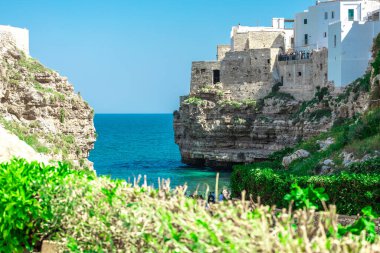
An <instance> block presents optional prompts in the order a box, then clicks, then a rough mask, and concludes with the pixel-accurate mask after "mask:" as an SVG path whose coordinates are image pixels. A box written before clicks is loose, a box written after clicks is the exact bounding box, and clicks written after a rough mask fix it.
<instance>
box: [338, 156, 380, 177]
mask: <svg viewBox="0 0 380 253" xmlns="http://www.w3.org/2000/svg"><path fill="white" fill-rule="evenodd" d="M345 170H346V171H349V172H352V173H378V174H380V157H377V158H373V159H370V160H367V161H365V162H356V163H353V164H351V165H350V166H349V167H348V168H346V169H345Z"/></svg>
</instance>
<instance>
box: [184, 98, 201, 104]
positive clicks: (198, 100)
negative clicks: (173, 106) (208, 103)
mask: <svg viewBox="0 0 380 253" xmlns="http://www.w3.org/2000/svg"><path fill="white" fill-rule="evenodd" d="M183 103H184V104H187V105H196V106H200V105H203V104H204V103H205V100H203V99H201V98H198V97H189V98H188V99H186V100H185V101H183Z"/></svg>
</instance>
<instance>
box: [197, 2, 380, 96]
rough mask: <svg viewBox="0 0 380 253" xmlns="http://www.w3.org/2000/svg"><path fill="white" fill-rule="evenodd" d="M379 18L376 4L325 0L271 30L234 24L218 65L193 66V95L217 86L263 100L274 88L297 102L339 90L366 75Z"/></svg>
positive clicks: (275, 23)
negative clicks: (317, 93)
mask: <svg viewBox="0 0 380 253" xmlns="http://www.w3.org/2000/svg"><path fill="white" fill-rule="evenodd" d="M379 19H380V1H378V0H325V1H317V3H316V5H315V6H311V7H309V9H308V10H306V11H304V12H301V13H298V14H296V16H295V20H290V19H288V20H287V19H284V18H273V19H272V27H249V26H240V25H239V26H234V27H233V28H232V30H231V44H230V45H219V46H218V47H217V60H216V61H207V62H205V61H204V62H194V63H193V65H192V77H191V93H192V94H194V93H196V91H197V90H199V89H200V88H202V87H204V86H206V85H210V84H216V83H219V82H220V83H222V84H223V87H224V89H225V90H228V91H230V93H231V98H232V99H235V100H241V99H247V98H249V99H259V98H263V97H265V96H266V95H267V94H268V93H269V92H270V91H271V89H272V87H273V85H275V84H280V91H281V92H285V93H290V94H291V95H293V96H294V97H295V98H296V99H297V100H309V99H311V98H312V97H313V96H314V94H315V91H316V89H317V88H318V87H323V86H326V85H328V84H331V83H333V84H334V85H335V87H336V90H338V89H340V88H342V87H344V86H346V85H348V84H350V83H351V82H353V81H354V80H356V79H357V78H359V77H361V76H362V75H363V74H364V73H365V71H366V69H367V67H368V63H369V61H370V59H371V52H370V50H371V47H372V41H373V38H374V37H375V36H376V35H377V34H378V33H379V32H380V20H379ZM287 23H294V24H293V27H290V28H287V25H286V24H287Z"/></svg>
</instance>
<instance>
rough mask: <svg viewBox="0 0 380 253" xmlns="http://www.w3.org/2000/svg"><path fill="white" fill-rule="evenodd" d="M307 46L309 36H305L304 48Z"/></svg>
mask: <svg viewBox="0 0 380 253" xmlns="http://www.w3.org/2000/svg"><path fill="white" fill-rule="evenodd" d="M308 44H309V35H308V34H305V46H307V45H308Z"/></svg>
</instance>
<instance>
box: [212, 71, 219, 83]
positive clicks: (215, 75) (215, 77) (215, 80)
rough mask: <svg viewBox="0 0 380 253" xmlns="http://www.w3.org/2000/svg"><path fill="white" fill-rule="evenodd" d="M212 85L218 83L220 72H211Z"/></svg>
mask: <svg viewBox="0 0 380 253" xmlns="http://www.w3.org/2000/svg"><path fill="white" fill-rule="evenodd" d="M213 74H214V75H213V83H214V84H216V83H220V70H219V69H214V70H213Z"/></svg>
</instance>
